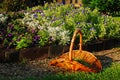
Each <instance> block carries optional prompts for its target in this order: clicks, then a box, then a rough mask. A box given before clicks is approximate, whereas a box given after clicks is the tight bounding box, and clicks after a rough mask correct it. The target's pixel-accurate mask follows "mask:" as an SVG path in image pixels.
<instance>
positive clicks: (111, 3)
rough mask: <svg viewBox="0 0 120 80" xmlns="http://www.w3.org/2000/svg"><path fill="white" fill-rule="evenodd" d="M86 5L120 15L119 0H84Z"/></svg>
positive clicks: (106, 12)
mask: <svg viewBox="0 0 120 80" xmlns="http://www.w3.org/2000/svg"><path fill="white" fill-rule="evenodd" d="M82 1H83V4H84V5H85V6H89V7H90V8H91V9H95V8H98V9H99V10H100V11H101V12H103V13H105V14H110V15H113V16H115V15H118V16H120V1H119V0H82Z"/></svg>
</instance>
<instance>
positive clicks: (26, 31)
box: [4, 3, 120, 49]
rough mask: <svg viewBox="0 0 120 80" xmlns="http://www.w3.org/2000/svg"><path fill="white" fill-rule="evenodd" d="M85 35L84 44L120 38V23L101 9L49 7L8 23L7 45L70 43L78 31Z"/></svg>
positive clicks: (32, 10) (40, 45) (30, 11)
mask: <svg viewBox="0 0 120 80" xmlns="http://www.w3.org/2000/svg"><path fill="white" fill-rule="evenodd" d="M76 27H77V28H80V29H81V31H82V33H83V43H84V44H86V43H87V42H90V41H93V40H99V39H100V40H101V39H109V38H110V39H111V38H120V35H119V34H120V23H118V22H115V21H114V20H113V19H112V17H111V16H108V15H104V14H101V13H100V12H99V11H98V10H97V9H94V10H90V8H87V7H86V8H84V7H80V8H77V9H75V8H74V7H73V6H72V5H60V4H53V3H52V4H50V5H48V4H45V6H43V7H39V6H38V7H33V8H31V9H29V10H28V11H25V12H24V16H23V17H22V18H20V19H15V20H12V22H11V23H9V24H8V27H7V32H6V33H5V39H4V43H5V44H6V45H7V46H8V47H12V46H13V47H16V48H17V49H20V48H26V47H33V46H39V47H43V46H47V45H50V44H54V45H66V44H69V42H70V39H71V38H72V35H73V32H74V30H75V28H76Z"/></svg>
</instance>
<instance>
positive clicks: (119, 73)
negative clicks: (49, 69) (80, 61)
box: [43, 63, 120, 80]
mask: <svg viewBox="0 0 120 80" xmlns="http://www.w3.org/2000/svg"><path fill="white" fill-rule="evenodd" d="M43 80H120V64H118V63H116V64H115V63H114V64H112V65H111V66H110V67H109V68H106V69H104V70H103V71H102V72H100V73H84V72H76V73H66V74H57V75H47V76H46V77H44V78H43Z"/></svg>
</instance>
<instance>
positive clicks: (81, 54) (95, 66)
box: [49, 29, 102, 72]
mask: <svg viewBox="0 0 120 80" xmlns="http://www.w3.org/2000/svg"><path fill="white" fill-rule="evenodd" d="M78 33H79V34H80V44H79V45H80V47H79V50H73V45H74V41H75V38H76V35H77V34H78ZM49 64H50V65H53V66H58V67H62V68H64V69H67V70H72V71H85V72H100V71H101V70H102V66H101V63H100V61H99V60H98V59H97V58H96V57H95V56H94V55H93V54H92V53H90V52H87V51H83V50H82V32H81V31H80V29H76V30H75V32H74V35H73V38H72V41H71V45H70V49H69V52H67V53H64V54H63V55H61V56H59V57H58V58H57V59H55V60H52V61H51V62H50V63H49Z"/></svg>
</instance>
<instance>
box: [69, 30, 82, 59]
mask: <svg viewBox="0 0 120 80" xmlns="http://www.w3.org/2000/svg"><path fill="white" fill-rule="evenodd" d="M78 33H79V34H80V42H79V50H80V51H81V52H82V32H81V30H80V29H79V28H77V29H76V30H75V32H74V34H73V37H72V40H71V45H70V49H69V60H70V61H71V60H72V50H73V45H74V41H75V38H76V36H77V34H78Z"/></svg>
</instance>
